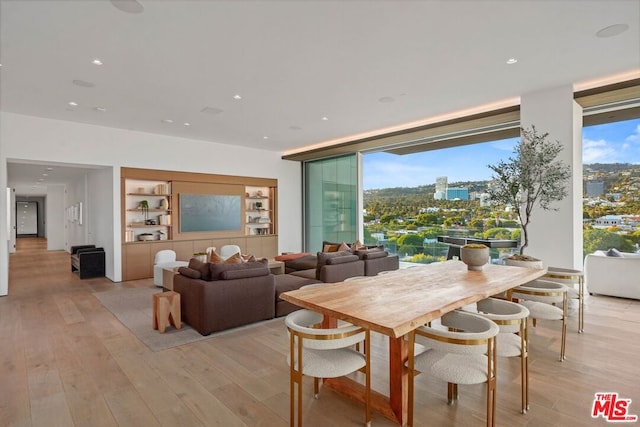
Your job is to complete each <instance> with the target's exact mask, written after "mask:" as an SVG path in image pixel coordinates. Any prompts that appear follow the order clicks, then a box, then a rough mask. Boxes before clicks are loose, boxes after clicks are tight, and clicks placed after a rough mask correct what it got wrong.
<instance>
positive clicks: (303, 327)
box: [285, 309, 371, 427]
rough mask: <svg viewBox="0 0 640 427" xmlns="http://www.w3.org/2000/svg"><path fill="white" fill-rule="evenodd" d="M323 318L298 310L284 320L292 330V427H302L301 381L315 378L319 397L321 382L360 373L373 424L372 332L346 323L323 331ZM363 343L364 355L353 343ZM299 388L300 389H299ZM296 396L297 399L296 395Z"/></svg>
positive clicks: (367, 414)
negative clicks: (362, 373)
mask: <svg viewBox="0 0 640 427" xmlns="http://www.w3.org/2000/svg"><path fill="white" fill-rule="evenodd" d="M322 320H323V316H322V315H321V314H319V313H316V312H313V311H310V310H306V309H303V310H298V311H294V312H293V313H291V314H289V315H288V316H287V317H286V318H285V325H286V326H287V329H288V331H289V345H290V348H289V356H288V357H287V363H288V364H289V369H290V371H289V374H290V383H289V385H290V390H289V391H290V414H289V415H290V425H291V426H292V427H293V426H295V425H296V422H295V421H296V404H295V403H296V397H297V425H298V426H299V427H301V426H302V379H303V376H305V375H306V376H309V377H313V379H314V381H313V385H314V396H315V397H316V399H317V398H318V397H319V391H320V390H319V389H320V384H319V383H320V381H319V380H320V379H322V378H336V377H342V376H345V375H348V374H350V373H353V372H357V371H364V376H365V396H364V402H365V424H366V425H367V426H370V425H371V408H370V400H371V368H370V366H371V364H370V355H371V351H370V348H369V346H370V340H369V334H370V333H369V330H367V329H364V328H361V327H359V326H354V325H351V324H346V325H345V326H341V327H338V328H322V327H321V324H322ZM360 342H363V343H364V350H365V352H364V354H363V353H360V352H358V351H356V350H354V349H353V348H352V347H353V346H354V344H357V343H360ZM296 385H297V387H296ZM296 394H297V396H296Z"/></svg>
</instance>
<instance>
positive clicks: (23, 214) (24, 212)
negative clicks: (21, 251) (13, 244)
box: [16, 201, 39, 238]
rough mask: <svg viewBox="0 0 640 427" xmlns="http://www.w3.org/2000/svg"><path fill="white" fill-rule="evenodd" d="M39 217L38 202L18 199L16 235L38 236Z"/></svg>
mask: <svg viewBox="0 0 640 427" xmlns="http://www.w3.org/2000/svg"><path fill="white" fill-rule="evenodd" d="M38 218H39V214H38V202H31V201H27V202H18V201H16V237H18V238H20V237H37V236H38V235H39V233H38V224H39V221H38Z"/></svg>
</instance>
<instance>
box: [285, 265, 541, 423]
mask: <svg viewBox="0 0 640 427" xmlns="http://www.w3.org/2000/svg"><path fill="white" fill-rule="evenodd" d="M545 273H546V270H545V269H541V270H540V269H530V268H523V267H511V266H503V265H493V264H486V265H485V266H484V268H483V269H482V270H481V271H469V270H467V266H466V265H465V264H464V263H463V262H462V261H457V260H451V261H445V262H439V263H433V264H426V265H419V266H416V267H412V268H407V269H401V270H396V271H392V272H388V273H386V274H382V275H378V276H372V277H363V278H359V279H358V280H352V281H347V282H339V283H333V284H327V285H326V286H318V287H311V288H307V289H300V290H295V291H290V292H286V293H283V294H282V295H281V298H282V299H284V300H286V301H289V302H291V303H293V304H296V305H298V306H300V307H304V308H307V309H310V310H313V311H316V312H319V313H322V314H324V315H325V316H326V317H328V318H332V319H341V320H345V321H347V322H350V323H353V324H354V325H358V326H362V327H364V328H367V329H369V330H371V331H375V332H379V333H381V334H384V335H386V336H388V337H389V393H388V395H385V394H383V393H379V392H376V391H373V390H372V392H371V407H372V408H373V410H375V411H377V412H378V413H380V414H382V415H383V416H385V417H387V418H389V419H391V420H393V421H395V422H397V423H398V424H400V425H404V423H405V422H406V420H407V409H408V405H409V402H408V397H407V396H408V391H407V388H408V383H407V381H408V375H407V369H406V367H405V362H406V360H407V357H408V347H407V341H406V340H405V339H404V336H405V334H407V333H408V332H410V331H411V330H414V329H416V328H418V327H420V326H422V325H424V324H426V323H427V322H429V321H431V320H434V319H437V318H439V317H441V316H442V315H443V314H445V313H448V312H450V311H452V310H455V309H457V308H460V307H463V306H465V305H468V304H472V303H474V302H477V301H480V300H482V299H484V298H488V297H490V296H493V295H497V294H500V293H502V292H505V291H507V290H508V289H511V288H513V287H516V286H519V285H523V284H525V283H528V282H530V281H532V280H535V279H537V278H540V277H542V276H543V275H544V274H545ZM324 385H325V386H327V387H330V388H332V389H334V390H336V391H338V392H341V393H344V394H347V395H349V396H352V397H354V398H355V399H358V400H360V401H364V386H363V385H362V384H360V383H358V382H356V381H353V380H351V379H350V378H346V377H341V378H333V379H326V380H325V381H324Z"/></svg>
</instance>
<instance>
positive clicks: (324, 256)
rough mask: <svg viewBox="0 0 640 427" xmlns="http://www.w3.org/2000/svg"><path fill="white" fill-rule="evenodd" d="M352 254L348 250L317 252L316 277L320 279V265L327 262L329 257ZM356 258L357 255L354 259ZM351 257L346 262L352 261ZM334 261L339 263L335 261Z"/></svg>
mask: <svg viewBox="0 0 640 427" xmlns="http://www.w3.org/2000/svg"><path fill="white" fill-rule="evenodd" d="M351 255H353V254H352V253H351V252H348V251H341V252H318V263H317V265H316V279H318V280H320V270H322V267H323V266H324V265H325V264H327V261H328V260H329V259H332V258H340V257H344V256H351ZM357 259H358V257H357V256H356V260H357ZM353 261H354V260H353V259H349V260H348V261H346V262H353ZM336 263H339V261H338V262H336Z"/></svg>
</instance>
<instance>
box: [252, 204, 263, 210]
mask: <svg viewBox="0 0 640 427" xmlns="http://www.w3.org/2000/svg"><path fill="white" fill-rule="evenodd" d="M254 206H255V208H256V210H261V209H262V202H255V204H254Z"/></svg>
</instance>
